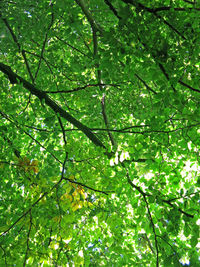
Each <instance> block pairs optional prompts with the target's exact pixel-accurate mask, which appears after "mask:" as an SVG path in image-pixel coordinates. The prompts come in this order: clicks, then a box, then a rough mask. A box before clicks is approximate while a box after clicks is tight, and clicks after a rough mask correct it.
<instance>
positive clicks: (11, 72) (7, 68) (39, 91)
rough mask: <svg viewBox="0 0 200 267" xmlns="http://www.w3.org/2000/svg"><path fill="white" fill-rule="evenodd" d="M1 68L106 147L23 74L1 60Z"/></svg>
mask: <svg viewBox="0 0 200 267" xmlns="http://www.w3.org/2000/svg"><path fill="white" fill-rule="evenodd" d="M0 70H1V71H2V72H3V73H4V74H6V75H7V76H8V78H9V80H10V82H11V83H12V84H17V83H18V82H17V80H19V81H20V82H21V83H22V84H23V86H24V87H25V88H26V89H27V90H28V91H29V92H31V93H32V94H33V95H35V96H37V97H38V98H39V99H40V101H41V102H45V103H46V105H47V106H49V107H50V108H51V109H52V110H53V111H54V112H55V113H59V114H60V116H61V117H63V118H64V119H65V120H67V121H68V122H70V123H71V124H73V125H74V126H75V127H77V128H78V129H79V130H81V131H82V132H83V133H84V134H85V135H86V136H87V137H88V138H89V139H90V140H91V141H92V142H93V143H94V144H95V145H96V146H100V147H103V148H105V146H104V145H103V143H102V142H101V141H100V140H99V139H98V138H97V137H96V135H95V134H93V133H92V131H91V130H90V129H89V128H88V127H87V126H85V125H84V124H82V123H81V122H80V121H78V120H77V119H75V118H74V117H73V116H71V115H70V114H69V113H68V112H67V111H65V110H64V109H62V108H61V107H60V106H59V105H58V104H57V103H56V102H55V101H53V100H52V99H51V98H50V97H49V96H48V95H47V93H46V92H44V91H42V90H39V89H37V88H36V87H35V86H34V85H33V84H31V83H29V82H28V81H26V80H25V79H23V78H22V77H21V76H19V75H17V74H16V73H14V72H13V71H12V69H11V68H10V67H9V66H7V65H5V64H3V63H1V62H0Z"/></svg>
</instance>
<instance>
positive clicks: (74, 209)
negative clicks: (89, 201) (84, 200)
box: [72, 202, 79, 211]
mask: <svg viewBox="0 0 200 267" xmlns="http://www.w3.org/2000/svg"><path fill="white" fill-rule="evenodd" d="M78 209H79V204H78V203H77V202H75V203H73V204H72V211H76V210H78Z"/></svg>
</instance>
